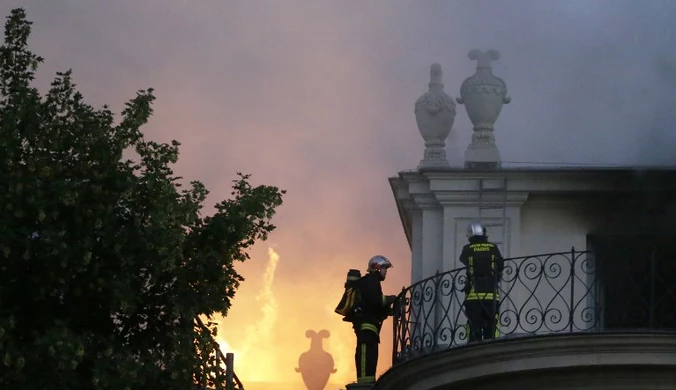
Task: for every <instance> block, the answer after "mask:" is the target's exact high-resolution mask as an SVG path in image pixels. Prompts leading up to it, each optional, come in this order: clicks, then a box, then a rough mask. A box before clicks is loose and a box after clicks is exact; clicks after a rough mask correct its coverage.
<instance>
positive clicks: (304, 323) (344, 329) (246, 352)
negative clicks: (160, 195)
mask: <svg viewBox="0 0 676 390" xmlns="http://www.w3.org/2000/svg"><path fill="white" fill-rule="evenodd" d="M267 257H268V260H267V264H266V266H265V269H264V271H263V272H262V280H261V282H260V286H259V287H258V288H257V290H258V291H256V292H255V293H254V291H252V289H251V287H252V286H251V284H253V283H254V282H255V280H249V279H254V278H253V277H250V278H249V277H248V278H247V281H246V282H245V283H244V284H243V285H242V287H241V289H240V290H241V291H239V292H238V294H237V296H236V298H235V301H234V302H233V310H232V311H231V312H230V314H229V315H228V317H226V318H216V320H217V321H218V322H219V324H220V325H219V331H218V335H219V336H218V338H217V341H218V342H219V344H220V346H221V349H222V351H223V352H224V353H225V352H232V353H234V354H235V372H236V373H237V376H238V377H239V378H240V380H241V381H242V382H243V383H244V384H245V386H246V385H247V383H285V384H293V385H294V387H293V388H297V389H299V390H300V389H304V388H305V387H304V385H303V382H302V377H301V374H299V373H298V372H296V371H295V368H296V367H298V359H299V357H300V355H301V354H302V353H304V352H305V351H307V350H308V349H309V347H310V339H308V338H306V336H305V332H306V330H308V329H312V330H315V331H319V330H321V329H328V330H329V331H330V332H331V336H330V337H329V338H328V339H325V340H324V345H323V348H324V350H325V351H327V352H329V353H331V355H333V359H334V365H335V368H336V369H337V371H336V373H334V374H331V376H330V378H329V384H343V385H344V384H347V383H350V382H352V381H354V379H355V371H354V343H355V339H354V338H355V337H354V333H353V331H352V328H351V325H350V324H348V323H346V322H343V321H342V319H341V318H340V316H338V315H337V314H336V313H334V311H333V310H334V308H335V306H336V304H337V302H338V301H339V300H340V297H341V295H342V293H343V283H344V278H345V272H346V271H347V270H345V272H342V273H335V274H334V275H332V276H331V279H332V281H331V282H330V283H322V281H321V280H317V281H314V282H313V281H312V280H310V281H308V280H276V278H275V271H276V270H277V266H278V263H279V262H280V255H279V254H278V252H277V250H275V249H274V248H268V251H267ZM253 261H255V259H252V262H253ZM259 264H260V263H259ZM259 278H260V276H259ZM250 282H251V283H250ZM384 365H386V364H384ZM379 371H382V370H379ZM327 388H329V386H327Z"/></svg>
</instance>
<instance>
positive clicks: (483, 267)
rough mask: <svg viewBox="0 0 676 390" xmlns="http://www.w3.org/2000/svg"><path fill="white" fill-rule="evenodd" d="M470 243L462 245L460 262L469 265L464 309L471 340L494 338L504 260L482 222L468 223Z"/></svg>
mask: <svg viewBox="0 0 676 390" xmlns="http://www.w3.org/2000/svg"><path fill="white" fill-rule="evenodd" d="M467 238H468V239H469V244H467V245H465V246H464V247H463V248H462V253H461V254H460V262H461V263H462V264H463V265H465V267H467V283H466V285H465V294H466V295H465V313H466V314H467V320H468V323H469V341H470V342H472V341H480V340H490V339H493V338H495V334H496V333H497V322H498V310H497V309H498V305H499V304H500V302H499V299H500V298H499V296H498V283H499V282H500V278H501V276H502V270H503V268H504V260H503V258H502V255H501V254H500V250H499V249H498V247H497V246H496V245H495V244H493V243H491V242H489V241H488V238H487V236H486V228H485V227H484V226H483V225H481V224H480V223H472V224H470V225H469V226H468V227H467Z"/></svg>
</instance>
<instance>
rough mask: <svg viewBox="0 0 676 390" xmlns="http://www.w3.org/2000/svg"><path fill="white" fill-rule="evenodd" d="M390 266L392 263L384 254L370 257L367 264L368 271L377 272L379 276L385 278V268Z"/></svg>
mask: <svg viewBox="0 0 676 390" xmlns="http://www.w3.org/2000/svg"><path fill="white" fill-rule="evenodd" d="M388 268H392V263H391V262H390V261H389V260H388V259H387V257H385V256H381V255H376V256H373V257H371V259H370V260H369V265H368V269H367V271H368V272H378V273H379V274H380V277H381V278H382V279H383V280H385V277H386V276H387V269H388Z"/></svg>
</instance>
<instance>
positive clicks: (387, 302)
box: [385, 295, 397, 307]
mask: <svg viewBox="0 0 676 390" xmlns="http://www.w3.org/2000/svg"><path fill="white" fill-rule="evenodd" d="M396 300H397V296H396V295H386V296H385V306H387V307H390V306H392V304H394V302H395V301H396Z"/></svg>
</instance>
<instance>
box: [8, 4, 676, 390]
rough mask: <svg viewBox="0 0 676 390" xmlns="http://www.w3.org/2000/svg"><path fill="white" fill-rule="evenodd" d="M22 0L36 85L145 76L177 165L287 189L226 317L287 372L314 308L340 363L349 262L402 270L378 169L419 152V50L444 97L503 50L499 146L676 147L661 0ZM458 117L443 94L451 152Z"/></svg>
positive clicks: (628, 152) (569, 151) (122, 87)
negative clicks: (30, 24)
mask: <svg viewBox="0 0 676 390" xmlns="http://www.w3.org/2000/svg"><path fill="white" fill-rule="evenodd" d="M17 6H22V7H25V8H26V10H27V12H28V18H29V19H30V20H33V21H34V22H35V25H34V30H33V37H32V39H31V41H30V45H31V47H32V49H33V50H34V51H35V52H37V53H38V54H40V55H42V56H43V57H45V58H46V62H45V64H44V65H43V66H42V68H41V71H40V72H39V78H38V82H39V85H41V86H43V87H44V86H46V85H47V83H48V82H49V81H50V79H51V78H52V77H53V75H54V72H56V71H57V70H66V69H68V68H73V71H74V77H75V81H76V83H77V84H78V86H79V89H80V90H81V91H82V92H83V93H84V95H85V97H86V98H87V99H88V101H89V102H90V103H92V104H94V105H96V106H100V105H103V104H104V103H107V104H110V105H111V106H112V108H113V109H115V110H116V111H119V110H120V109H121V107H122V104H123V103H124V102H125V101H126V100H127V99H129V98H131V97H133V95H134V93H135V91H136V90H137V89H141V88H146V87H153V88H155V90H156V95H157V97H158V99H157V103H156V105H155V109H156V111H155V116H154V118H153V119H152V120H151V123H150V124H149V125H148V126H147V127H146V134H147V136H148V137H149V138H153V139H155V140H158V141H169V140H171V139H178V140H179V141H181V142H182V144H183V147H182V156H181V161H180V163H179V164H178V166H177V172H178V173H179V174H181V175H183V176H185V177H188V178H191V179H199V180H202V181H203V182H204V183H205V184H206V185H207V187H208V188H209V189H210V190H211V191H212V196H211V198H210V199H209V201H210V203H211V204H213V203H215V202H216V201H218V200H220V199H222V198H224V197H227V196H228V194H229V191H228V189H229V186H230V181H231V180H232V179H234V178H235V172H236V171H244V172H248V173H252V174H253V181H254V183H266V184H275V185H279V186H281V187H283V188H284V189H286V190H288V194H287V196H286V202H285V205H284V206H283V207H282V208H281V209H280V213H279V215H278V218H277V219H276V223H277V225H278V226H279V228H278V230H277V231H276V232H275V233H274V234H273V236H272V237H271V240H270V242H269V244H270V245H274V246H275V249H276V251H277V253H278V254H279V262H278V263H277V265H276V269H274V271H275V272H274V278H268V279H266V278H264V273H265V270H266V267H267V266H268V263H267V256H268V254H267V250H268V247H267V246H266V245H259V246H258V247H257V248H256V249H255V250H254V258H253V259H252V261H251V262H250V263H248V264H246V265H243V266H242V267H240V269H241V270H242V272H243V273H244V275H245V276H246V277H247V281H246V282H245V284H244V285H243V287H242V288H241V290H240V293H239V294H238V295H237V297H236V300H235V304H234V307H233V310H232V312H231V316H230V317H229V318H228V319H227V320H226V321H225V322H224V329H223V332H224V337H225V338H227V339H228V341H229V343H230V344H231V345H232V346H233V348H234V349H235V350H242V349H247V348H249V347H250V346H245V345H244V343H245V341H243V340H245V336H246V335H247V334H248V335H249V337H253V336H251V335H252V334H253V333H252V332H254V329H256V328H252V327H249V328H247V327H246V326H244V324H243V323H244V322H247V323H248V324H249V325H256V326H258V327H259V328H260V327H261V326H265V327H267V328H266V329H267V330H265V331H261V330H260V329H259V331H260V332H263V333H265V332H268V333H267V336H265V337H263V336H260V337H258V336H256V337H255V338H258V341H256V343H258V347H257V348H258V349H265V348H268V346H269V348H270V349H267V350H265V352H264V353H262V354H260V355H257V356H256V357H255V360H256V361H257V362H261V361H262V360H263V359H268V361H270V367H271V368H269V369H267V370H268V371H266V372H269V376H266V378H271V377H274V376H275V375H276V376H277V377H283V378H284V379H285V380H286V379H287V378H288V380H292V379H294V378H296V380H297V379H298V378H299V374H297V373H295V372H293V368H294V367H295V365H296V362H297V359H298V355H299V354H300V353H301V352H302V351H304V350H306V349H307V347H308V346H309V344H310V341H309V340H308V339H306V338H305V330H306V329H308V328H312V329H315V330H320V329H322V328H327V329H330V330H331V332H332V336H331V337H330V338H329V339H328V340H327V342H326V344H327V349H331V352H332V353H333V354H334V359H335V360H336V364H337V365H338V369H339V372H338V373H336V374H335V375H336V376H337V378H339V379H340V380H339V382H340V381H342V380H344V379H346V378H350V379H351V375H353V374H352V373H351V372H350V371H349V370H352V369H353V368H352V359H353V352H352V351H351V348H352V345H353V343H354V341H353V335H352V333H351V329H350V328H349V326H348V325H347V324H345V323H341V322H340V319H339V318H338V317H337V315H335V314H333V313H332V312H331V310H332V309H333V307H334V306H335V304H336V303H337V300H338V299H339V298H340V293H341V289H342V283H343V280H344V277H345V273H346V271H347V269H348V268H350V267H356V268H362V269H363V268H364V264H365V262H366V261H367V260H368V258H369V257H370V256H371V255H373V254H376V253H382V254H385V255H387V256H389V257H391V259H392V260H393V262H394V264H395V268H394V269H393V270H392V272H391V273H390V279H389V280H388V281H386V282H385V284H384V287H385V289H386V290H389V291H398V290H399V289H400V288H401V286H403V285H404V284H407V282H408V279H409V277H410V265H409V263H410V252H409V250H408V246H407V243H406V240H405V237H404V234H403V231H402V228H401V225H400V222H399V218H398V215H397V212H396V207H395V203H394V201H393V196H392V194H391V191H390V189H389V186H388V183H387V177H388V176H391V175H393V174H395V173H396V172H398V171H399V170H402V169H410V168H415V167H416V165H417V164H418V161H419V160H420V158H421V157H422V151H423V149H422V140H421V137H420V135H419V133H418V130H417V128H416V125H415V118H414V115H413V103H414V102H415V100H416V99H417V98H418V97H419V96H420V95H421V94H422V93H424V92H425V91H426V90H427V82H428V81H429V66H430V64H431V63H433V62H439V63H440V64H441V65H442V67H443V70H444V82H445V91H446V93H448V94H449V95H451V96H452V97H457V96H458V95H459V87H460V84H461V83H462V81H463V80H464V79H465V78H466V77H469V76H471V75H472V74H473V73H474V67H475V63H474V62H473V61H470V60H469V59H468V58H467V53H468V52H469V50H471V49H473V48H480V49H491V48H493V49H497V50H499V51H500V52H501V54H502V57H501V58H500V60H499V61H497V62H496V63H495V64H494V68H493V69H494V73H495V74H496V75H498V76H500V77H502V78H503V79H504V80H505V82H506V83H507V86H508V93H509V95H510V96H511V97H512V102H511V103H510V104H509V105H507V106H505V107H504V108H503V111H502V114H501V116H500V118H499V120H498V122H497V125H496V138H497V141H498V145H499V148H500V150H501V153H502V155H503V159H504V160H505V161H515V162H546V161H549V162H574V163H622V164H630V163H641V164H655V163H676V157H674V155H673V153H671V152H670V151H671V150H672V149H673V147H674V145H676V131H675V130H676V129H674V115H675V114H674V112H676V110H675V107H674V105H675V104H676V50H675V49H674V48H676V39H675V38H674V29H675V28H676V27H673V18H674V17H675V16H676V1H673V0H664V1H660V0H641V1H639V0H634V1H625V0H606V1H596V0H567V1H549V0H466V1H464V0H463V1H459V0H457V1H456V0H454V1H450V0H449V1H432V0H429V1H402V0H378V1H368V2H366V1H340V2H339V1H319V0H306V1H291V0H285V1H273V0H269V1H254V0H246V1H237V2H236V1H225V0H219V1H207V0H190V1H188V0H143V1H139V0H115V1H110V0H107V1H103V0H99V1H95V0H59V1H53V0H4V1H2V3H1V4H0V13H2V14H3V16H6V15H8V14H9V12H10V9H11V8H14V7H17ZM470 136H471V125H470V123H469V120H468V119H467V115H466V113H465V109H464V106H458V115H457V118H456V122H455V127H454V130H453V133H452V136H451V140H452V142H451V144H450V145H449V147H448V151H449V157H450V158H451V160H452V161H459V160H458V159H461V158H462V153H463V151H464V149H465V148H466V146H467V144H468V143H469V139H470ZM265 280H268V281H269V282H270V283H269V284H271V285H269V286H267V287H265V286H264V285H265V283H264V281H265ZM266 291H267V292H266ZM268 293H270V294H272V295H270V294H268ZM261 294H262V295H261ZM256 296H260V297H263V298H261V299H259V300H256ZM270 296H274V300H275V302H273V303H274V304H271V305H268V306H266V307H268V308H269V310H268V312H267V313H268V314H267V317H266V314H264V313H263V311H262V310H261V307H262V306H264V305H263V304H262V303H261V302H262V301H263V300H265V299H268V300H269V299H270V298H269V297H270ZM265 297H268V298H265ZM273 311H274V315H273V314H270V313H271V312H273ZM266 321H267V322H266ZM264 323H265V324H264ZM387 327H388V331H389V324H388V326H387ZM387 334H389V333H388V332H386V335H384V341H383V348H382V350H383V353H382V356H383V360H381V363H380V369H379V371H382V370H383V369H385V368H386V367H387V366H389V363H390V361H389V357H387V356H386V355H387V354H389V353H390V349H389V348H390V341H389V337H390V336H387ZM277 336H281V339H279V340H276V337H277ZM266 337H267V338H266ZM251 340H253V338H252V339H251ZM273 340H275V341H273ZM344 340H347V341H344ZM247 342H248V341H247ZM251 342H253V341H251ZM251 348H253V347H251ZM253 356H254V353H253V352H250V353H249V357H248V358H247V357H245V356H243V357H242V360H241V361H242V363H241V365H239V367H241V369H242V370H247V366H246V362H253V361H254V357H253ZM270 359H271V360H270ZM275 370H276V371H275ZM263 371H265V370H263ZM247 372H249V371H247ZM247 375H248V374H247ZM249 378H252V379H250V380H254V379H253V376H252V375H249ZM258 379H261V378H258ZM262 379H265V378H262Z"/></svg>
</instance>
